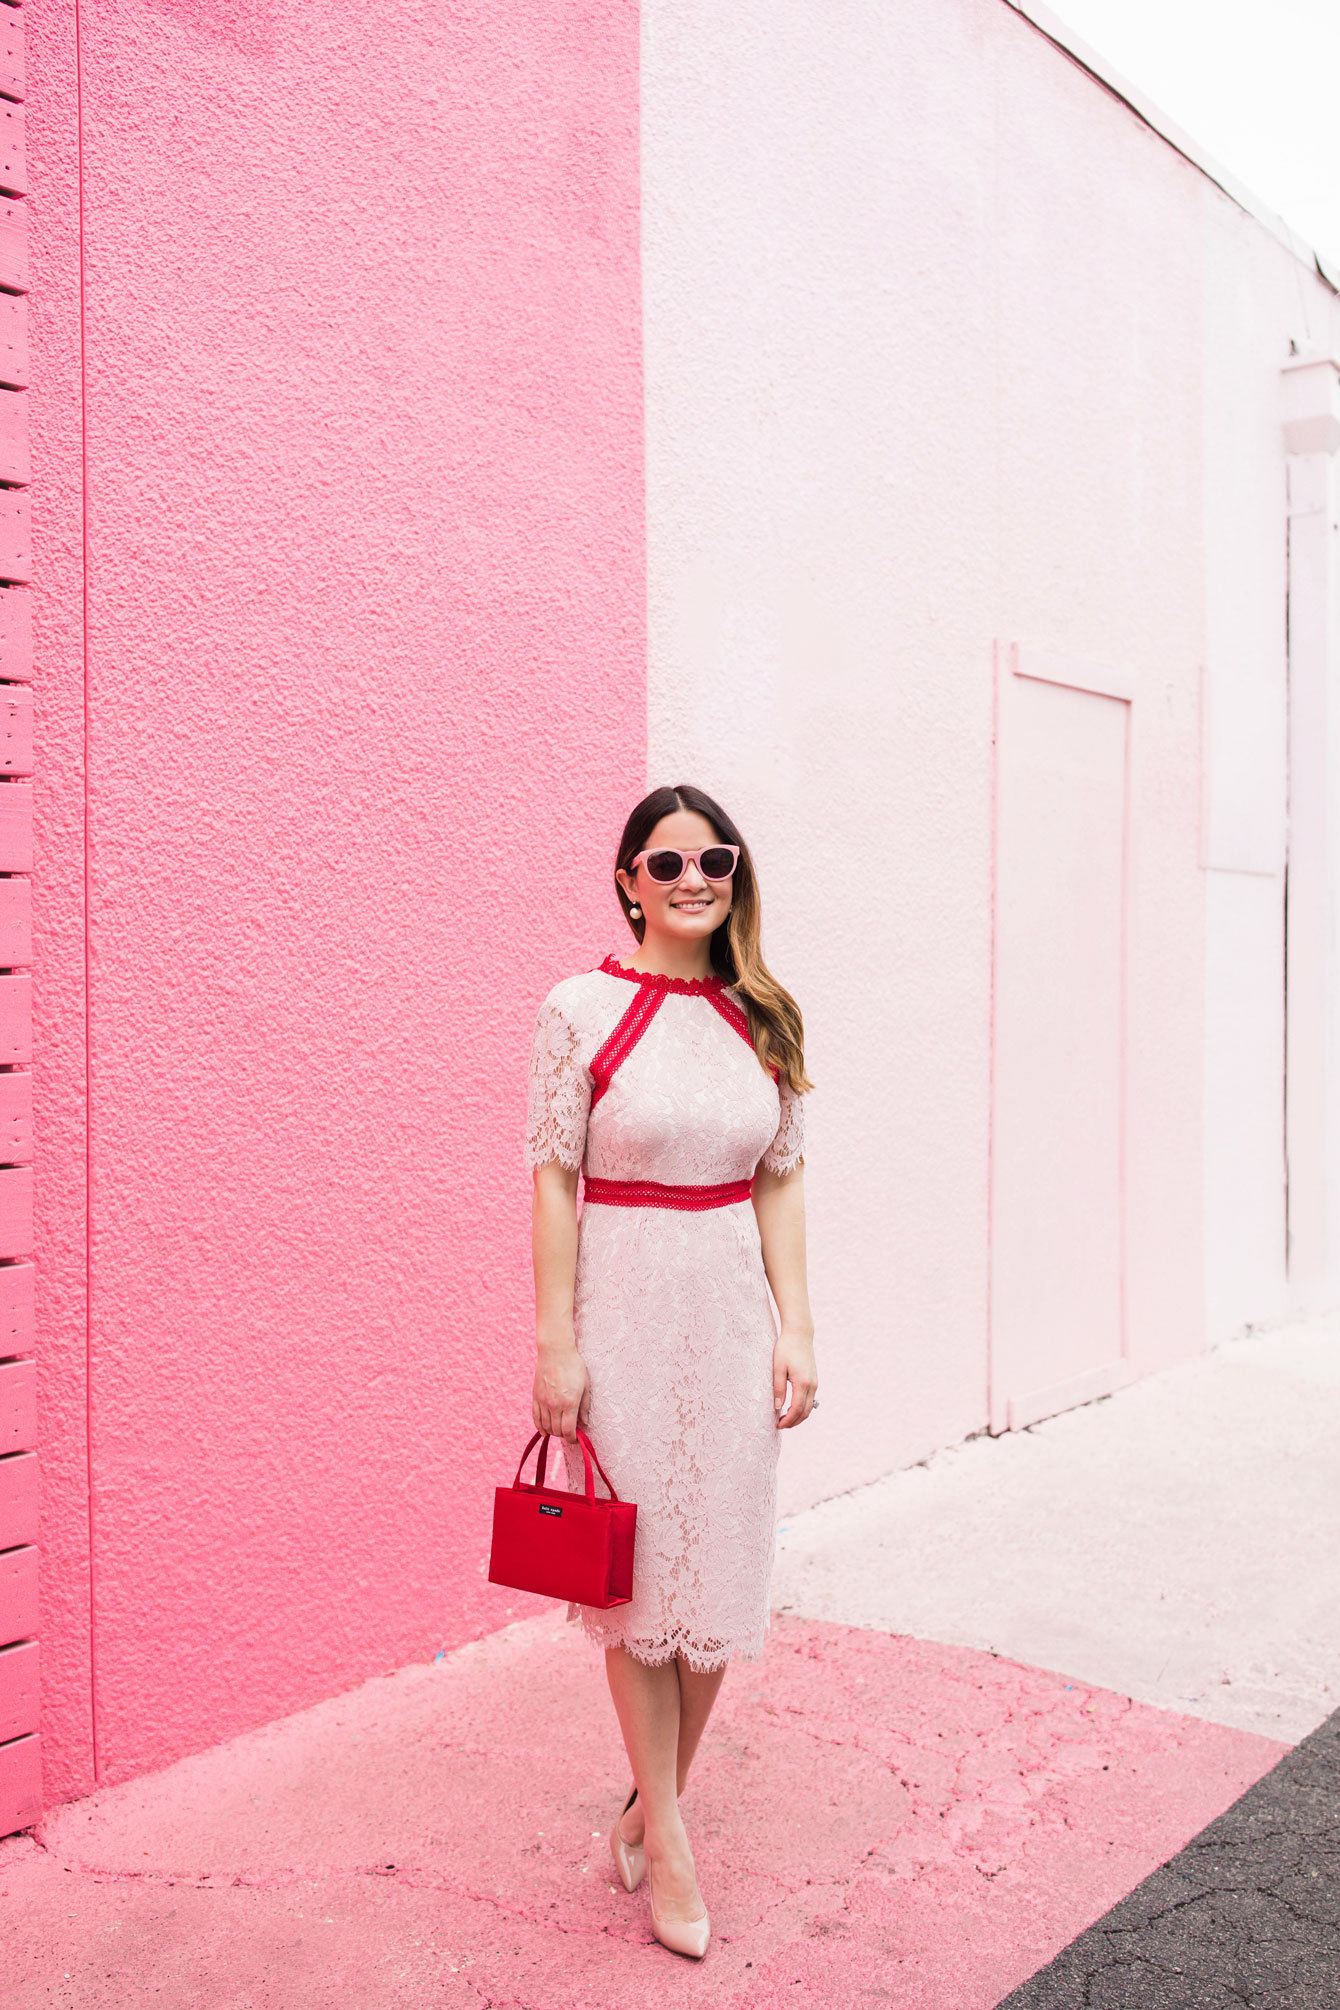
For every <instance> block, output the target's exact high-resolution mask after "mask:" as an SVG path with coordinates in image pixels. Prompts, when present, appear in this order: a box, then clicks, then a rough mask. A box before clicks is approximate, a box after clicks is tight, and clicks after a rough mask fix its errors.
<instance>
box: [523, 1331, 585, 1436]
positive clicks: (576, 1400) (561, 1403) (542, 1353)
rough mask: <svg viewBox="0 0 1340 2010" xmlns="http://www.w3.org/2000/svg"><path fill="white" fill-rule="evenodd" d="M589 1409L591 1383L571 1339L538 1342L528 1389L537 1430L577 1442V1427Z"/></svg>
mask: <svg viewBox="0 0 1340 2010" xmlns="http://www.w3.org/2000/svg"><path fill="white" fill-rule="evenodd" d="M590 1408H591V1382H590V1377H589V1376H588V1374H587V1372H586V1363H585V1361H583V1359H582V1357H581V1355H580V1354H579V1353H578V1351H577V1349H576V1347H575V1346H573V1345H572V1343H571V1342H568V1343H567V1344H566V1345H563V1344H561V1343H560V1344H557V1345H554V1346H545V1345H543V1344H541V1347H540V1350H539V1358H538V1360H537V1361H536V1364H535V1386H534V1388H533V1390H532V1391H531V1415H532V1416H533V1417H534V1419H535V1428H536V1430H537V1431H549V1432H550V1433H552V1435H553V1436H554V1437H556V1438H566V1439H567V1441H568V1443H569V1444H570V1445H575V1444H576V1442H577V1426H578V1424H580V1425H581V1426H582V1428H583V1430H584V1429H585V1428H586V1419H587V1414H588V1412H589V1411H590Z"/></svg>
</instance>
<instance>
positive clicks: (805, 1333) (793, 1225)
mask: <svg viewBox="0 0 1340 2010" xmlns="http://www.w3.org/2000/svg"><path fill="white" fill-rule="evenodd" d="M754 1213H755V1215H756V1216H757V1217H758V1233H759V1239H760V1241H761V1242H762V1244H763V1268H764V1270H765V1271H766V1272H767V1275H768V1283H769V1285H770V1286H771V1289H772V1295H773V1297H774V1298H775V1299H776V1301H777V1310H778V1312H779V1313H780V1314H781V1317H782V1325H781V1331H780V1332H779V1333H778V1335H777V1344H776V1346H775V1347H774V1348H773V1350H772V1393H773V1407H774V1408H775V1410H776V1412H777V1426H778V1429H779V1430H783V1431H786V1430H790V1429H791V1427H792V1425H794V1424H803V1423H804V1421H805V1419H806V1417H808V1416H809V1414H810V1411H811V1410H812V1409H813V1408H814V1397H815V1392H816V1391H817V1389H818V1386H819V1375H818V1370H817V1369H816V1367H815V1365H814V1319H813V1316H812V1314H811V1312H810V1294H809V1286H808V1284H807V1283H806V1281H805V1185H804V1173H803V1169H802V1168H801V1167H800V1166H797V1167H796V1168H795V1170H794V1171H793V1172H789V1173H775V1172H769V1171H768V1170H767V1168H766V1167H765V1166H760V1167H759V1169H758V1171H757V1172H756V1173H755V1174H754ZM788 1382H789V1383H790V1384H791V1402H790V1405H789V1407H785V1410H784V1406H786V1385H787V1383H788Z"/></svg>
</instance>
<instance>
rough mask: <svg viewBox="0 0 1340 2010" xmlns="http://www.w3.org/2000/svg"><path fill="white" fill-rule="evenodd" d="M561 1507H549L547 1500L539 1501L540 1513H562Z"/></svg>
mask: <svg viewBox="0 0 1340 2010" xmlns="http://www.w3.org/2000/svg"><path fill="white" fill-rule="evenodd" d="M562 1512H563V1510H562V1508H556V1507H550V1506H549V1504H548V1502H547V1501H541V1502H540V1513H541V1514H562Z"/></svg>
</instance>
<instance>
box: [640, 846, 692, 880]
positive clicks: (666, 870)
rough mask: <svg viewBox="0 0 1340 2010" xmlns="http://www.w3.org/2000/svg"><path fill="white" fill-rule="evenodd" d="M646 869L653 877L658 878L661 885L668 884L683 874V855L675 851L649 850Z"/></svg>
mask: <svg viewBox="0 0 1340 2010" xmlns="http://www.w3.org/2000/svg"><path fill="white" fill-rule="evenodd" d="M647 871H648V872H649V873H650V874H651V876H652V878H653V879H658V880H659V881H660V882H661V885H662V886H669V885H671V884H672V883H673V881H675V880H677V879H680V878H682V876H683V872H684V855H683V853H682V852H677V851H654V852H651V853H650V854H649V855H648V858H647Z"/></svg>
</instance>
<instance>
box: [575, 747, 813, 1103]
mask: <svg viewBox="0 0 1340 2010" xmlns="http://www.w3.org/2000/svg"><path fill="white" fill-rule="evenodd" d="M676 810H692V811H694V812H695V814H696V815H698V816H700V817H706V819H707V821H708V823H710V824H711V826H712V828H713V830H714V831H715V832H716V834H717V836H718V837H719V838H720V840H721V842H722V844H734V845H738V846H739V847H740V862H739V864H738V865H737V866H736V868H735V880H734V885H733V889H732V892H733V898H732V901H731V910H730V914H729V916H728V917H727V919H726V920H725V921H723V922H722V924H721V926H720V928H718V929H717V930H716V931H715V932H714V934H713V936H712V944H711V955H712V968H713V969H714V970H715V971H716V972H717V974H718V975H719V976H721V977H724V978H725V980H726V982H727V983H728V984H730V985H733V986H734V988H735V990H737V991H738V992H739V994H740V996H741V998H743V1000H744V1004H745V1010H746V1012H747V1013H748V1014H749V1031H750V1033H751V1035H752V1036H753V1041H754V1052H755V1053H756V1054H757V1055H758V1058H759V1060H760V1061H761V1062H762V1063H763V1066H764V1067H765V1068H768V1069H772V1068H775V1069H776V1070H777V1072H778V1074H779V1075H781V1076H783V1077H785V1079H786V1081H787V1082H789V1083H790V1085H791V1087H792V1088H793V1089H794V1090H795V1092H796V1094H797V1095H803V1094H804V1092H805V1090H806V1089H809V1088H812V1087H813V1086H814V1085H813V1083H812V1082H811V1081H810V1079H809V1077H808V1076H807V1075H806V1073H805V1026H804V1021H803V1020H802V1018H801V1016H800V1007H799V1005H797V1003H796V1001H795V999H794V998H793V997H792V996H791V993H790V992H789V991H787V990H784V989H783V987H782V986H781V985H780V984H779V983H778V982H777V979H776V978H775V977H774V976H773V974H772V972H771V971H770V970H769V968H768V966H767V964H766V963H765V962H764V961H763V949H762V943H761V939H760V938H761V933H762V920H763V916H762V902H761V901H760V899H759V891H758V878H757V875H756V874H755V872H754V861H753V860H752V858H751V857H750V856H749V847H748V845H747V844H746V843H745V841H744V839H743V838H742V837H741V835H740V833H739V831H738V829H737V828H736V826H735V824H734V823H733V822H732V821H731V819H730V818H729V817H728V816H727V815H726V812H725V811H724V810H723V809H722V807H721V805H720V803H715V802H713V800H712V798H711V796H708V795H704V794H703V791H702V790H701V789H695V788H692V787H690V786H689V784H688V783H687V782H681V783H679V784H678V786H677V787H675V788H673V789H653V790H652V792H651V794H650V795H649V796H644V797H643V798H642V801H641V802H640V803H639V804H638V805H637V807H636V808H635V809H634V810H633V812H632V814H631V815H630V817H629V819H628V822H627V823H626V824H625V825H624V827H623V836H622V837H621V838H620V839H619V853H618V857H617V859H616V860H615V865H616V867H617V868H618V869H620V870H622V871H624V872H627V873H631V871H632V861H633V860H634V859H635V858H636V857H637V855H638V853H639V852H640V851H645V850H646V848H647V839H648V838H649V837H650V835H651V833H652V831H653V830H654V829H655V828H656V825H657V824H658V823H659V822H660V821H661V818H662V817H670V816H673V815H674V813H675V811H676ZM615 887H616V889H617V891H618V895H619V904H620V906H621V907H622V908H623V912H624V919H625V921H626V922H627V923H628V926H629V927H630V928H631V929H632V931H633V933H634V935H635V936H636V937H637V939H638V941H639V942H641V940H642V938H643V935H644V934H645V932H646V923H645V921H643V920H642V919H641V917H640V916H639V918H638V919H637V920H636V921H635V920H634V919H633V917H632V915H631V914H630V913H629V909H630V907H631V906H632V902H631V901H630V900H629V898H628V895H627V894H626V893H625V892H624V890H623V888H622V887H621V886H620V885H619V882H618V881H617V880H616V881H615Z"/></svg>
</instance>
